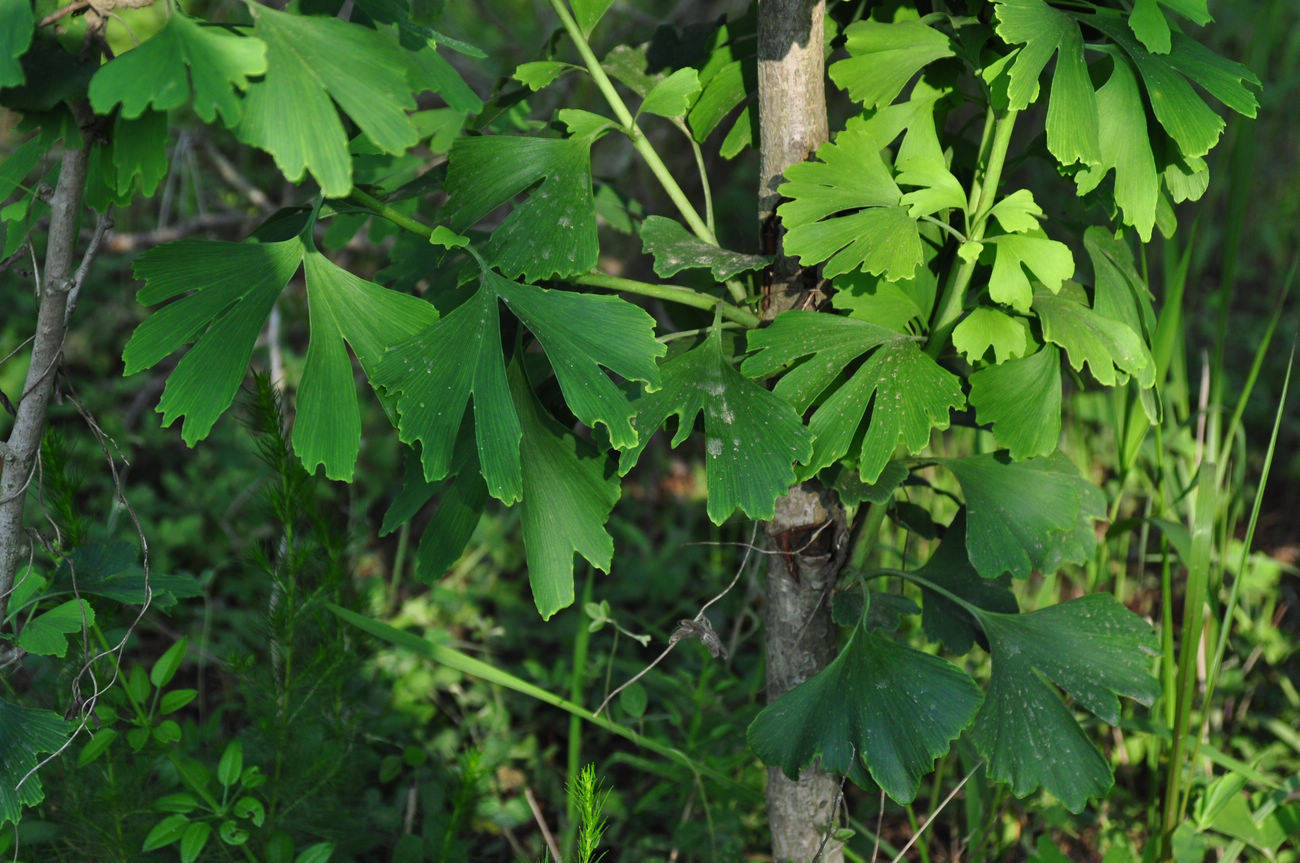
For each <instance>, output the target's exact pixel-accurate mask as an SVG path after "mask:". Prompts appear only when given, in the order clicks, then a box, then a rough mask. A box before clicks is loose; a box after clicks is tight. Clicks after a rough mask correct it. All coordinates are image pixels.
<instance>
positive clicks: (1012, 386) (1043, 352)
mask: <svg viewBox="0 0 1300 863" xmlns="http://www.w3.org/2000/svg"><path fill="white" fill-rule="evenodd" d="M954 335H955V333H954ZM970 403H971V406H972V407H974V408H975V417H976V418H977V419H978V420H979V421H980V422H981V423H992V424H993V439H994V440H996V441H997V442H998V443H999V444H1001V445H1002V446H1004V447H1006V448H1007V450H1008V451H1009V452H1010V453H1011V457H1012V458H1013V459H1016V460H1017V461H1018V460H1021V459H1026V458H1030V457H1032V456H1037V455H1047V454H1048V453H1050V452H1053V451H1054V450H1055V449H1056V447H1057V445H1058V444H1059V443H1060V439H1061V352H1060V351H1059V350H1057V348H1056V347H1055V346H1053V345H1044V346H1043V347H1042V349H1040V350H1039V351H1037V352H1036V353H1033V354H1030V355H1029V356H1027V357H1023V358H1021V359H1015V360H1011V361H1009V362H1005V363H998V364H997V365H993V366H989V367H987V368H984V369H980V370H979V371H977V372H975V373H974V374H972V375H971V376H970Z"/></svg>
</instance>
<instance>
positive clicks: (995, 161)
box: [926, 110, 1020, 356]
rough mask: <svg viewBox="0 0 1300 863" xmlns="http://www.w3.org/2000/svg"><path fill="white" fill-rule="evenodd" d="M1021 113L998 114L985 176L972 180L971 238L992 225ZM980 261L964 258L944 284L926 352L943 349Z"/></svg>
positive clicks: (978, 238) (980, 237)
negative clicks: (1003, 173)
mask: <svg viewBox="0 0 1300 863" xmlns="http://www.w3.org/2000/svg"><path fill="white" fill-rule="evenodd" d="M1019 114H1020V112H1019V111H1014V110H1013V111H1007V112H1006V113H1005V114H1003V115H1002V116H1001V117H998V118H997V120H996V121H995V125H994V130H993V141H992V143H991V144H990V145H989V155H988V164H987V165H986V166H985V168H984V171H983V174H982V176H980V174H979V172H977V174H976V177H975V179H974V180H972V181H971V201H972V202H973V204H974V212H972V213H970V214H969V216H970V221H969V223H968V226H967V227H968V230H967V232H966V236H967V237H968V238H969V242H972V243H978V242H980V241H981V240H983V239H984V229H985V228H986V227H987V226H988V217H989V212H990V211H992V209H993V202H994V199H995V198H996V197H997V193H998V184H999V183H1000V182H1001V181H1002V169H1003V168H1004V167H1005V166H1006V163H1007V150H1008V149H1009V148H1010V146H1011V133H1012V131H1014V129H1015V126H1016V117H1017V116H1018V115H1019ZM986 128H987V127H986ZM976 262H977V261H976V259H975V258H972V259H970V260H965V259H963V260H962V262H961V266H960V267H958V268H957V270H956V271H950V272H953V275H952V277H951V278H949V280H948V283H947V284H946V285H944V289H943V295H942V296H941V297H940V298H939V307H938V309H937V311H936V312H935V319H934V328H933V330H932V331H931V333H930V341H929V343H928V344H927V345H926V352H927V353H929V354H930V355H931V356H937V355H938V353H939V351H940V350H942V348H943V345H944V343H945V342H946V341H947V339H948V336H949V335H950V334H951V333H952V330H953V328H954V327H955V326H956V325H957V319H958V318H960V317H961V313H962V309H963V307H964V305H965V301H966V289H967V288H968V287H969V286H970V280H971V277H972V276H974V275H975V265H976Z"/></svg>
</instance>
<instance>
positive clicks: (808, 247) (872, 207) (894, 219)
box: [778, 120, 923, 281]
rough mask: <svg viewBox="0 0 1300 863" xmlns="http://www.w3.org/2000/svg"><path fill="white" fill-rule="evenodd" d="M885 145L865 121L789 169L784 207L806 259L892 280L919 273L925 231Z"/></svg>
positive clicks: (788, 238)
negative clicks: (906, 200) (906, 199)
mask: <svg viewBox="0 0 1300 863" xmlns="http://www.w3.org/2000/svg"><path fill="white" fill-rule="evenodd" d="M880 147H881V144H880V143H879V141H878V140H877V139H876V137H875V136H874V135H872V134H870V133H869V132H868V131H867V130H865V129H864V128H863V127H862V125H861V123H860V122H858V121H856V120H850V121H849V125H848V127H847V128H846V129H845V130H844V131H843V132H840V133H839V135H837V136H836V138H835V140H834V141H833V142H831V143H829V144H823V145H822V146H821V147H819V148H818V149H817V158H818V160H819V161H816V162H801V163H799V164H797V165H792V166H791V167H789V168H787V169H786V172H785V175H786V178H787V182H785V183H783V184H782V185H781V187H780V189H779V191H780V193H781V194H782V195H784V196H785V197H787V198H790V199H791V200H789V201H787V202H786V203H784V204H782V205H781V207H780V208H779V209H778V213H779V215H780V217H781V221H782V224H784V225H785V227H786V228H787V232H786V235H785V249H786V251H787V252H788V253H789V254H791V255H795V256H797V257H798V258H799V260H800V262H802V263H803V264H804V265H805V266H812V265H814V264H819V263H822V262H823V261H825V266H824V267H823V268H822V273H823V275H825V276H826V277H827V278H830V277H833V276H837V275H839V274H841V273H847V272H849V271H850V270H855V269H861V270H863V271H865V272H868V273H874V274H876V275H883V276H884V277H885V278H887V279H889V280H890V281H897V280H898V279H906V278H909V277H911V276H912V275H913V274H915V272H916V270H917V268H918V267H919V266H921V263H922V261H923V256H922V250H921V235H920V232H919V231H918V229H917V225H916V222H915V221H914V220H913V219H912V217H911V216H910V215H908V209H907V207H905V206H903V203H902V201H903V191H902V189H900V188H899V187H898V184H897V183H896V182H895V181H894V178H893V176H891V174H890V171H889V168H888V167H887V166H886V165H885V163H884V161H882V160H881V158H880Z"/></svg>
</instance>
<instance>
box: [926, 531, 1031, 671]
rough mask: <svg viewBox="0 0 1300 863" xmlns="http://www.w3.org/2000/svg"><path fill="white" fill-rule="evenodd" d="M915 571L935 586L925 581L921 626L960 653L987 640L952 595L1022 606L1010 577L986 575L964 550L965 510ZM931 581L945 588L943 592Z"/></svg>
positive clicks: (1002, 607)
mask: <svg viewBox="0 0 1300 863" xmlns="http://www.w3.org/2000/svg"><path fill="white" fill-rule="evenodd" d="M916 574H917V575H919V576H921V577H922V578H923V579H924V580H925V582H928V583H929V584H930V585H932V586H930V587H927V586H925V582H922V587H921V628H922V629H923V630H924V631H925V634H926V637H928V638H930V639H933V640H934V641H937V642H939V643H940V644H942V645H943V646H944V647H945V648H947V649H948V650H950V651H952V652H953V653H955V654H957V655H958V656H960V655H961V654H964V653H967V652H968V651H969V650H970V649H971V647H972V646H973V645H974V644H975V643H976V642H979V643H980V644H981V646H984V647H986V648H987V646H988V641H987V639H986V638H984V632H983V630H981V629H980V627H979V623H978V622H977V621H976V619H975V617H974V616H973V615H972V614H971V613H970V612H969V611H967V610H966V608H965V606H963V605H961V604H959V603H958V602H956V601H954V600H953V599H950V598H949V594H953V595H955V596H956V597H957V598H958V599H960V600H964V601H965V602H968V603H970V604H972V605H977V606H979V607H980V608H987V609H989V610H990V611H1000V612H1005V613H1008V614H1015V613H1016V612H1017V611H1018V610H1019V606H1018V605H1017V603H1016V597H1015V594H1013V593H1012V592H1011V590H1010V585H1011V577H1010V576H1008V575H1002V576H999V577H997V578H984V577H982V576H981V575H980V574H979V573H978V572H976V571H975V568H974V567H973V566H971V563H970V558H969V557H967V554H966V511H965V510H959V511H958V512H957V515H956V517H954V518H953V520H952V524H950V525H948V530H947V531H946V532H945V533H944V535H943V539H942V540H940V542H939V547H938V548H936V549H935V550H934V553H933V554H931V555H930V559H929V560H927V561H926V562H925V566H923V567H921V568H920V569H918V570H917V571H916ZM933 586H938V587H940V588H942V589H943V592H940V591H937V590H935V589H934V587H933Z"/></svg>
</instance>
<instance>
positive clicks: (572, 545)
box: [510, 365, 621, 620]
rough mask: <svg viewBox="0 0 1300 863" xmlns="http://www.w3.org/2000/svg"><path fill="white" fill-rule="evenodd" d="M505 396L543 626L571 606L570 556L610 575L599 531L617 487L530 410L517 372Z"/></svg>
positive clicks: (587, 448) (610, 545) (601, 464)
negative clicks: (512, 416) (518, 432)
mask: <svg viewBox="0 0 1300 863" xmlns="http://www.w3.org/2000/svg"><path fill="white" fill-rule="evenodd" d="M510 391H511V395H512V396H513V398H514V403H515V409H516V410H517V412H518V415H519V420H520V424H521V426H522V428H523V440H522V441H521V444H520V451H521V455H522V461H523V503H522V504H521V506H520V522H521V526H522V529H523V536H524V554H525V558H526V559H527V561H528V583H529V585H531V587H532V590H533V602H534V603H535V604H536V605H537V611H538V612H539V613H540V614H541V615H542V619H543V620H547V619H549V618H550V617H551V615H553V614H554V613H555V612H557V611H559V610H560V609H561V608H564V607H565V606H568V605H571V604H573V555H574V554H575V553H576V554H580V555H582V556H583V557H584V558H586V559H587V561H588V562H589V563H590V564H591V565H592V566H594V567H596V568H597V569H600V570H603V571H605V572H609V566H610V561H611V560H612V559H613V556H614V540H613V538H612V537H611V536H610V535H609V533H608V532H607V531H606V530H605V522H606V521H608V520H609V514H610V511H611V510H613V508H614V504H615V503H617V502H618V498H619V494H620V491H621V487H620V485H619V483H618V480H617V479H616V478H615V476H614V473H613V471H611V470H609V469H608V468H609V466H610V465H609V463H608V461H607V459H606V458H605V457H604V456H603V455H602V454H601V453H600V452H598V451H597V450H596V448H595V447H593V446H591V445H590V444H588V443H587V442H585V441H581V440H579V439H578V438H577V437H575V436H574V435H572V434H569V433H568V432H566V431H565V430H564V429H562V428H561V427H560V425H559V424H558V423H556V422H555V420H553V419H551V417H550V416H548V415H547V414H546V413H545V412H544V411H543V410H542V408H541V406H540V405H539V404H538V403H537V399H536V398H534V396H533V394H532V392H531V391H530V390H529V389H528V383H527V382H526V381H525V380H524V374H523V371H522V370H521V369H520V368H519V366H518V365H514V366H511V370H510Z"/></svg>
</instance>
